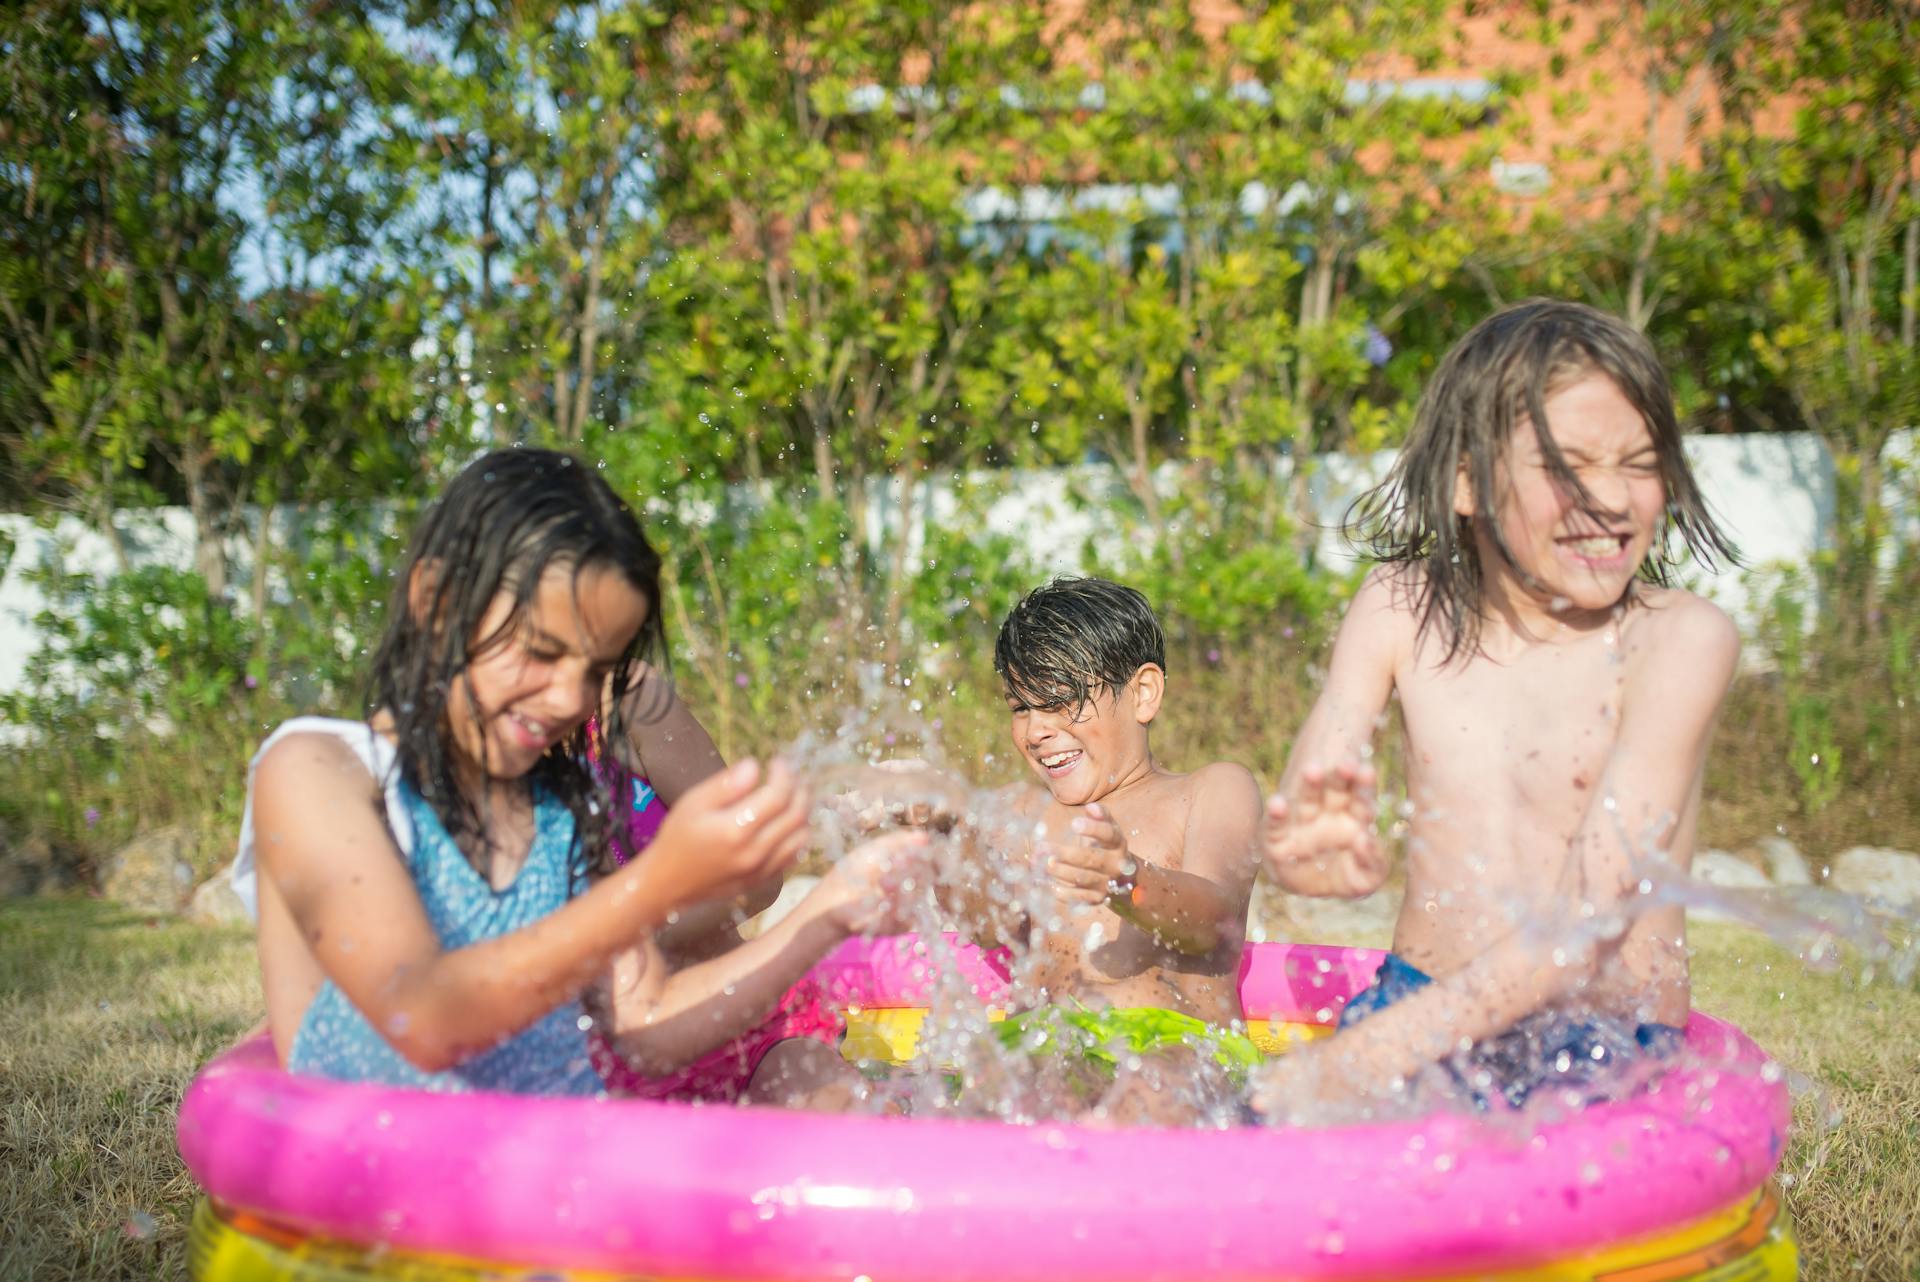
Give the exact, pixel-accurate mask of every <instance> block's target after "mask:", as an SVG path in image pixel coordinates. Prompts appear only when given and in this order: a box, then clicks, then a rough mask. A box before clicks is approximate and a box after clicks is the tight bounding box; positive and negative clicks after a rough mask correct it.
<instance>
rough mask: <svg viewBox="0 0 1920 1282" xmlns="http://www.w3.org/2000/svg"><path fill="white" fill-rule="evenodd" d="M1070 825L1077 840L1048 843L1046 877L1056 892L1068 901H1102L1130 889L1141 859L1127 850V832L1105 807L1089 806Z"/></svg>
mask: <svg viewBox="0 0 1920 1282" xmlns="http://www.w3.org/2000/svg"><path fill="white" fill-rule="evenodd" d="M1071 826H1072V829H1073V833H1074V836H1075V838H1076V840H1074V841H1071V842H1067V843H1064V844H1054V843H1048V846H1047V876H1049V877H1051V878H1052V879H1053V885H1054V891H1055V893H1056V894H1057V895H1059V897H1060V898H1061V899H1064V900H1066V901H1068V902H1069V903H1078V904H1104V903H1106V902H1107V901H1108V900H1110V899H1112V898H1114V897H1115V896H1118V895H1124V894H1127V893H1128V892H1130V891H1131V890H1132V889H1133V884H1134V878H1135V877H1136V876H1138V875H1139V872H1140V861H1139V860H1137V859H1135V858H1134V857H1133V856H1132V854H1130V853H1128V851H1127V838H1126V834H1124V833H1122V832H1121V831H1120V826H1119V825H1118V824H1116V823H1114V822H1113V816H1111V815H1109V814H1108V813H1107V810H1106V807H1104V806H1102V805H1100V804H1099V803H1098V802H1095V803H1093V804H1091V805H1089V806H1088V807H1087V808H1086V810H1085V812H1084V813H1082V814H1079V815H1076V816H1075V817H1074V819H1073V823H1072V825H1071Z"/></svg>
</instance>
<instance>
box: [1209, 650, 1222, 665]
mask: <svg viewBox="0 0 1920 1282" xmlns="http://www.w3.org/2000/svg"><path fill="white" fill-rule="evenodd" d="M1207 662H1208V663H1218V662H1220V652H1219V651H1218V650H1209V651H1207Z"/></svg>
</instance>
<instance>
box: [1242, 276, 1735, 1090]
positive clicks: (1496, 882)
mask: <svg viewBox="0 0 1920 1282" xmlns="http://www.w3.org/2000/svg"><path fill="white" fill-rule="evenodd" d="M1348 529H1349V533H1350V535H1351V536H1352V537H1353V538H1354V539H1355V540H1356V541H1357V542H1358V543H1359V544H1360V545H1361V546H1362V547H1364V548H1365V549H1367V550H1369V551H1371V552H1372V554H1373V555H1374V557H1375V558H1376V559H1377V560H1378V561H1379V562H1380V563H1381V564H1380V565H1379V566H1378V568H1376V569H1375V570H1374V571H1373V573H1372V574H1371V575H1369V576H1368V578H1367V580H1366V583H1365V584H1364V585H1363V586H1362V587H1361V589H1360V591H1359V593H1358V594H1357V595H1356V596H1355V597H1354V600H1353V603H1352V605H1351V606H1350V607H1349V608H1348V611H1347V616H1346V619H1345V621H1344V622H1343V623H1342V624H1341V628H1340V632H1339V635H1338V637H1337V638H1336V640H1335V642H1334V649H1333V655H1332V658H1331V660H1330V662H1329V665H1328V673H1327V683H1326V686H1325V688H1324V689H1323V690H1322V692H1321V695H1320V698H1319V700H1318V701H1317V702H1316V703H1315V705H1314V709H1313V712H1312V714H1311V715H1310V716H1309V717H1308V719H1307V723H1306V725H1305V726H1303V727H1302V729H1301V731H1300V735H1299V737H1298V738H1297V739H1296V740H1295V742H1294V748H1293V754H1292V758H1291V760H1290V761H1289V763H1288V766H1287V771H1286V774H1285V776H1284V777H1283V778H1282V780H1281V784H1280V790H1279V793H1278V795H1276V796H1275V797H1273V798H1272V800H1271V801H1270V802H1269V803H1268V810H1267V818H1266V822H1265V825H1264V828H1263V831H1262V844H1263V845H1264V847H1265V852H1266V857H1267V861H1268V866H1269V869H1270V870H1271V871H1272V873H1273V874H1274V876H1275V879H1276V880H1277V881H1278V882H1279V883H1280V885H1281V886H1282V888H1284V889H1285V890H1287V891H1289V892H1291V893H1294V894H1306V895H1336V896H1359V895H1366V894H1370V893H1372V892H1373V891H1374V890H1376V889H1378V888H1379V887H1380V886H1381V884H1382V883H1383V882H1384V881H1385V879H1386V876H1387V871H1388V865H1387V859H1386V856H1385V852H1384V849H1383V845H1382V840H1381V835H1380V831H1379V825H1378V822H1377V816H1376V811H1375V805H1374V796H1373V790H1374V776H1373V771H1372V769H1371V767H1370V766H1368V765H1367V764H1365V762H1366V757H1367V755H1368V753H1369V751H1370V747H1371V741H1372V737H1373V734H1374V731H1375V729H1376V726H1377V725H1378V724H1379V723H1380V722H1381V721H1382V720H1383V718H1384V716H1385V713H1386V711H1387V708H1388V706H1389V701H1390V700H1392V699H1396V698H1397V700H1398V706H1399V712H1400V719H1401V722H1402V724H1403V725H1404V727H1405V731H1406V739H1407V743H1406V752H1405V754H1404V757H1403V759H1404V760H1405V762H1406V763H1407V764H1406V771H1407V789H1408V801H1409V803H1410V818H1409V821H1408V823H1407V825H1406V837H1407V840H1406V890H1405V897H1404V900H1403V902H1402V906H1401V910H1400V917H1399V920H1398V922H1397V923H1396V925H1395V929H1394V946H1393V952H1392V953H1391V954H1390V955H1389V956H1388V957H1387V959H1386V961H1385V963H1384V964H1383V965H1382V966H1381V969H1380V974H1379V976H1378V977H1377V978H1376V980H1375V983H1374V986H1373V987H1372V988H1371V989H1369V990H1367V991H1366V992H1364V993H1362V994H1360V995H1359V996H1358V997H1356V998H1355V999H1354V1001H1353V1002H1352V1003H1351V1004H1350V1005H1349V1006H1348V1008H1347V1012H1346V1015H1345V1016H1344V1022H1345V1023H1346V1024H1350V1025H1353V1027H1352V1029H1351V1031H1349V1032H1343V1033H1342V1034H1341V1035H1340V1036H1338V1037H1336V1038H1333V1039H1332V1040H1331V1041H1330V1042H1329V1043H1328V1044H1327V1045H1326V1046H1325V1047H1324V1048H1315V1049H1314V1050H1312V1051H1310V1052H1308V1053H1306V1054H1303V1055H1295V1056H1288V1057H1287V1058H1286V1060H1285V1061H1283V1062H1282V1065H1281V1066H1280V1067H1279V1068H1277V1069H1276V1070H1275V1074H1274V1077H1273V1079H1272V1080H1271V1081H1270V1082H1269V1083H1268V1089H1267V1091H1266V1093H1265V1105H1266V1107H1267V1109H1268V1111H1269V1112H1270V1113H1272V1114H1273V1115H1275V1116H1280V1117H1288V1116H1296V1117H1314V1116H1326V1115H1327V1113H1326V1106H1330V1105H1333V1104H1336V1103H1342V1102H1344V1103H1349V1104H1350V1103H1353V1102H1354V1101H1355V1100H1356V1099H1358V1100H1361V1101H1367V1100H1370V1099H1372V1098H1375V1097H1378V1096H1381V1095H1385V1094H1390V1093H1392V1092H1394V1091H1396V1090H1401V1089H1405V1088H1406V1086H1407V1084H1408V1083H1410V1082H1415V1081H1422V1080H1432V1075H1422V1074H1421V1073H1420V1070H1421V1069H1422V1068H1424V1067H1425V1066H1427V1065H1429V1064H1433V1063H1435V1062H1437V1061H1444V1062H1446V1063H1447V1064H1448V1065H1449V1066H1450V1068H1451V1070H1452V1074H1453V1075H1452V1078H1451V1080H1452V1081H1453V1082H1454V1085H1455V1087H1456V1089H1457V1090H1458V1092H1459V1093H1460V1094H1461V1095H1462V1096H1463V1097H1465V1098H1467V1099H1470V1100H1473V1101H1475V1102H1479V1103H1481V1104H1485V1103H1486V1102H1488V1101H1489V1100H1491V1099H1494V1098H1501V1097H1504V1099H1506V1100H1507V1101H1508V1102H1511V1103H1518V1102H1520V1101H1522V1100H1524V1099H1525V1098H1527V1096H1528V1095H1529V1094H1531V1093H1532V1092H1534V1091H1536V1090H1539V1089H1542V1088H1552V1087H1557V1086H1565V1087H1567V1088H1568V1089H1573V1090H1579V1089H1583V1087H1582V1083H1584V1082H1585V1081H1586V1079H1588V1078H1591V1077H1592V1076H1593V1075H1594V1074H1595V1073H1597V1072H1600V1071H1603V1070H1605V1069H1607V1068H1609V1067H1610V1066H1612V1065H1615V1064H1617V1063H1621V1062H1623V1061H1628V1060H1635V1059H1641V1058H1645V1057H1647V1056H1649V1055H1660V1054H1664V1053H1665V1052H1666V1051H1668V1050H1670V1049H1671V1048H1672V1047H1674V1046H1676V1045H1677V1044H1678V1042H1679V1033H1678V1031H1677V1026H1678V1025H1680V1024H1684V1023H1685V1022H1686V1019H1687V1009H1688V1001H1689V988H1688V978H1687V962H1686V947H1685V939H1686V925H1685V921H1684V918H1683V916H1682V914H1681V910H1680V909H1679V908H1678V907H1676V906H1674V905H1673V903H1672V901H1671V900H1670V899H1666V900H1662V899H1658V898H1657V897H1655V895H1654V891H1655V890H1656V889H1657V888H1658V887H1659V886H1660V885H1661V883H1662V882H1663V881H1664V880H1666V879H1668V878H1672V877H1675V876H1677V875H1682V874H1684V873H1685V871H1686V869H1687V866H1688V863H1689V861H1690V860H1691V858H1692V854H1693V837H1694V824H1695V817H1696V816H1697V814H1698V811H1699V803H1700V786H1701V778H1702V771H1703V767H1704V762H1705V759H1706V751H1707V744H1708V741H1709V739H1710V737H1711V735H1712V732H1713V726H1714V722H1715V719H1716V717H1717V715H1718V712H1719V708H1720V704H1721V701H1722V699H1723V698H1724V696H1725V694H1726V691H1727V687H1728V685H1729V683H1730V682H1731V681H1732V678H1733V672H1734V664H1735V661H1736V659H1737V658H1738V655H1739V637H1738V634H1737V633H1736V632H1735V630H1734V627H1733V624H1732V622H1731V621H1730V620H1729V619H1728V618H1727V616H1726V615H1725V614H1723V613H1721V611H1720V610H1719V609H1718V608H1717V607H1715V606H1714V605H1713V604H1712V603H1710V602H1708V601H1706V600H1705V599H1703V598H1701V597H1698V596H1695V595H1693V594H1691V593H1689V592H1685V591H1682V590H1680V589H1678V588H1675V587H1672V586H1669V585H1670V582H1671V579H1672V577H1673V571H1674V569H1675V567H1676V565H1678V564H1679V563H1680V558H1681V556H1682V553H1683V552H1684V553H1687V554H1691V556H1692V557H1693V558H1694V559H1695V561H1696V562H1698V563H1700V564H1702V565H1704V566H1707V567H1711V566H1713V565H1715V564H1722V563H1728V562H1732V561H1733V560H1734V559H1735V558H1734V553H1733V550H1732V547H1731V545H1730V544H1729V543H1728V541H1727V539H1726V537H1725V536H1724V535H1723V534H1722V533H1721V532H1720V530H1719V529H1718V528H1717V527H1716V525H1715V524H1714V521H1713V518H1712V516H1711V514H1710V513H1709V512H1708V510H1707V506H1706V503H1705V501H1704V500H1703V499H1702V497H1701V494H1700V489H1699V486H1698V485H1696V484H1695V482H1694V478H1693V474H1692V472H1691V470H1690V469H1689V468H1688V466H1687V459H1686V455H1685V453H1684V452H1683V451H1682V449H1681V443H1680V430H1679V425H1678V423H1677V421H1676V419H1675V415H1674V409H1673V400H1672V395H1671V393H1670V392H1669V390H1668V386H1667V379H1666V375H1665V373H1664V372H1663V371H1662V369H1661V367H1660V362H1659V359H1658V357H1657V356H1656V355H1655V353H1654V351H1653V348H1652V346H1651V345H1650V344H1649V343H1648V342H1647V340H1646V338H1645V336H1644V335H1641V334H1640V333H1638V332H1636V331H1635V330H1634V329H1633V328H1632V327H1631V326H1629V325H1627V324H1625V323H1624V322H1622V321H1621V320H1619V319H1618V318H1616V317H1613V316H1609V315H1607V314H1606V313H1604V312H1600V311H1597V310H1595V309H1594V308H1591V307H1586V306H1582V305H1581V304H1578V303H1568V302H1558V301H1554V300H1549V299H1535V300H1530V301H1527V302H1523V303H1518V304H1515V305H1514V306H1511V307H1507V308H1505V309H1503V310H1501V311H1500V312H1498V313H1496V314H1495V315H1493V316H1491V317H1489V318H1488V319H1486V320H1485V321H1483V322H1481V323H1480V324H1479V325H1477V326H1476V327H1474V329H1473V330H1472V331H1471V332H1470V333H1468V334H1467V336H1466V337H1465V338H1463V339H1462V340H1461V341H1460V342H1459V344H1458V345H1457V346H1455V347H1454V349H1453V350H1452V351H1451V352H1449V353H1448V354H1447V356H1446V357H1445V359H1443V360H1442V361H1441V363H1440V366H1439V368H1438V369H1437V370H1435V372H1434V376H1433V380H1432V382H1431V383H1430V384H1429V385H1428V387H1427V389H1426V391H1425V392H1424V393H1423V395H1422V396H1421V400H1420V405H1419V408H1418V410H1417V411H1416V413H1415V416H1414V423H1413V430H1412V433H1411V435H1410V437H1409V438H1408V441H1407V444H1406V447H1405V449H1404V451H1403V452H1402V454H1401V456H1400V459H1399V461H1398V462H1397V463H1396V464H1395V466H1394V468H1393V470H1392V472H1391V473H1390V474H1389V476H1388V477H1387V479H1386V481H1385V483H1384V484H1382V485H1381V486H1380V487H1379V488H1378V489H1375V490H1373V491H1372V492H1371V493H1369V494H1367V495H1365V496H1363V497H1362V498H1361V499H1360V500H1359V502H1358V503H1356V504H1355V505H1354V508H1353V510H1352V511H1351V513H1350V515H1349V523H1348ZM1462 1047H1472V1048H1473V1049H1472V1050H1470V1051H1462V1050H1461V1048H1462Z"/></svg>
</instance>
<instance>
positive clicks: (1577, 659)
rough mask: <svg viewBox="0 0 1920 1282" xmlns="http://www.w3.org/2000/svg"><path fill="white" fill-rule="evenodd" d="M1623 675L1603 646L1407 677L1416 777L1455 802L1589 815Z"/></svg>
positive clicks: (1403, 691)
mask: <svg viewBox="0 0 1920 1282" xmlns="http://www.w3.org/2000/svg"><path fill="white" fill-rule="evenodd" d="M1623 676H1624V670H1623V668H1622V665H1621V664H1620V662H1619V661H1618V658H1617V653H1616V652H1615V651H1614V650H1612V649H1611V648H1610V647H1607V646H1604V645H1601V644H1597V643H1587V644H1582V645H1579V646H1569V647H1565V648H1557V647H1541V648H1540V649H1539V650H1536V651H1531V652H1527V653H1523V654H1521V655H1520V656H1518V657H1516V658H1513V659H1511V660H1509V661H1507V662H1502V663H1496V662H1493V661H1491V660H1486V659H1475V660H1473V661H1471V662H1468V663H1466V664H1463V665H1458V666H1456V667H1452V668H1443V669H1439V670H1435V669H1434V668H1433V667H1432V666H1430V665H1429V666H1424V667H1421V668H1420V669H1418V670H1416V671H1414V672H1412V673H1408V674H1405V676H1404V677H1403V679H1402V680H1400V681H1399V682H1398V683H1397V684H1398V688H1399V695H1400V706H1401V714H1402V716H1403V718H1404V720H1405V724H1406V736H1407V752H1408V772H1409V776H1410V778H1411V779H1412V780H1414V781H1416V782H1424V783H1426V784H1428V785H1429V786H1432V785H1440V786H1442V787H1443V788H1444V789H1445V793H1446V795H1447V796H1448V797H1450V798H1452V799H1454V802H1455V804H1459V803H1461V802H1466V801H1469V800H1478V801H1480V802H1482V803H1496V802H1497V801H1498V799H1500V798H1501V797H1503V796H1504V797H1508V798H1511V799H1512V801H1513V802H1515V803H1517V804H1520V805H1523V806H1528V805H1530V804H1531V805H1544V806H1546V807H1547V808H1548V809H1550V810H1552V811H1556V812H1558V811H1562V810H1565V809H1568V808H1569V807H1572V808H1574V809H1577V810H1581V811H1584V809H1585V804H1584V802H1583V801H1581V798H1583V797H1585V796H1589V795H1591V790H1592V789H1593V788H1594V787H1595V786H1596V784H1597V782H1598V779H1599V776H1600V773H1601V771H1602V770H1603V769H1604V768H1605V766H1606V762H1607V758H1608V757H1609V755H1610V754H1611V752H1612V750H1613V744H1614V740H1615V737H1616V735H1617V731H1618V727H1619V723H1620V703H1621V694H1622V690H1623V685H1624V682H1623ZM1556 826H1557V825H1556Z"/></svg>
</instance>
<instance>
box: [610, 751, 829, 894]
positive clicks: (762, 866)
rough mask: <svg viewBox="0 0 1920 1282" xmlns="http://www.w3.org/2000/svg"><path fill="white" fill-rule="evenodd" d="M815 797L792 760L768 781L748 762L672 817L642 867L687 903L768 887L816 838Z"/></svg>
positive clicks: (710, 783)
mask: <svg viewBox="0 0 1920 1282" xmlns="http://www.w3.org/2000/svg"><path fill="white" fill-rule="evenodd" d="M811 807H812V797H811V795H810V794H809V793H808V791H807V788H806V786H805V785H804V784H802V783H801V782H800V780H799V778H798V777H797V776H796V775H795V774H794V772H793V769H792V768H791V767H790V766H788V765H787V764H786V763H785V762H782V761H776V762H774V763H773V765H772V766H770V767H769V768H768V769H767V772H766V777H765V778H764V779H762V777H761V774H760V767H759V765H758V764H757V763H756V762H754V761H752V760H747V761H742V762H740V763H738V764H737V765H734V766H732V767H730V768H729V769H726V770H723V771H721V772H720V773H719V774H717V775H713V776H711V777H710V778H708V779H705V780H703V781H702V782H700V783H699V784H697V785H695V786H694V787H693V788H691V789H689V790H688V791H687V793H686V795H685V796H683V797H681V798H680V800H679V801H678V802H676V803H675V804H674V807H673V809H672V810H670V811H668V812H667V818H666V822H665V823H663V824H662V825H661V826H660V834H659V836H657V837H655V838H654V840H653V843H652V844H651V845H650V846H648V848H647V852H646V855H645V856H644V858H643V860H642V862H643V864H646V865H649V866H650V868H651V871H652V872H653V874H654V875H655V876H660V877H664V878H666V879H668V886H669V889H668V891H667V894H668V897H669V898H670V900H671V901H672V902H676V903H681V904H690V903H696V902H698V901H700V900H703V899H724V898H728V897H730V896H732V895H736V894H739V893H740V892H742V891H744V890H746V889H747V888H748V887H750V886H754V885H757V884H759V883H760V882H762V881H764V880H765V879H766V878H768V877H770V876H772V875H773V874H774V873H776V872H779V871H781V870H783V869H784V868H786V867H787V866H788V865H789V864H791V863H792V862H793V861H794V860H795V859H797V858H799V856H800V852H801V851H803V850H805V849H806V848H807V843H808V841H809V840H810V839H811V838H812V835H813V834H812V829H811V828H810V827H809V826H808V813H809V810H810V809H811Z"/></svg>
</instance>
